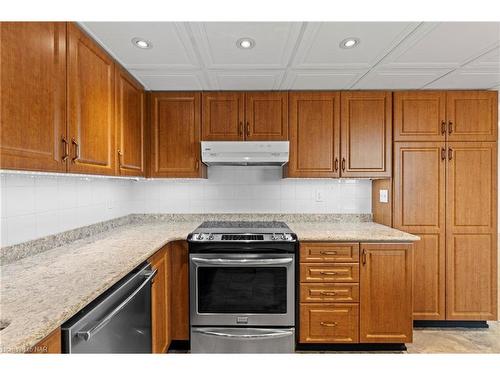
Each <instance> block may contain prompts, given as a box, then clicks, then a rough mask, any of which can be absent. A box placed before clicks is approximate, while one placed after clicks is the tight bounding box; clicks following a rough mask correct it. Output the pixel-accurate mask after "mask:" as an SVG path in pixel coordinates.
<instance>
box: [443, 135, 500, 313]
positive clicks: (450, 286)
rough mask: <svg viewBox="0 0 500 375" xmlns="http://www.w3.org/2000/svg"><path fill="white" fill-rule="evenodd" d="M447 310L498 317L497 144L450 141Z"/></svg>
mask: <svg viewBox="0 0 500 375" xmlns="http://www.w3.org/2000/svg"><path fill="white" fill-rule="evenodd" d="M448 152H449V153H448V159H449V161H448V194H447V201H448V218H447V232H446V233H447V253H446V255H447V256H446V259H447V295H446V298H447V301H446V302H447V312H446V317H447V319H450V320H496V319H497V145H496V143H493V142H491V143H490V142H483V143H480V142H450V143H449V144H448Z"/></svg>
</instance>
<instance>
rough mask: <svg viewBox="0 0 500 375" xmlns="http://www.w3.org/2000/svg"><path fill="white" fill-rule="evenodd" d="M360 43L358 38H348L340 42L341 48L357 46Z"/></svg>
mask: <svg viewBox="0 0 500 375" xmlns="http://www.w3.org/2000/svg"><path fill="white" fill-rule="evenodd" d="M359 43H360V40H359V39H358V38H346V39H344V40H343V41H341V42H340V48H344V49H349V48H354V47H357V46H358V45H359Z"/></svg>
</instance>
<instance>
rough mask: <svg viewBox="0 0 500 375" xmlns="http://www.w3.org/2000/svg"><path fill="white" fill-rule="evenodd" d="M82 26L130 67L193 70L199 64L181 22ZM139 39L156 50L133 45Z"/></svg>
mask: <svg viewBox="0 0 500 375" xmlns="http://www.w3.org/2000/svg"><path fill="white" fill-rule="evenodd" d="M81 25H82V26H83V27H84V28H85V29H86V30H87V31H88V32H89V33H91V34H92V35H93V36H94V37H95V38H96V39H97V40H98V41H99V42H100V43H102V44H103V46H104V47H105V48H106V49H107V50H108V51H110V52H111V53H112V54H113V55H114V56H115V57H116V58H117V59H118V60H119V61H120V62H121V63H122V64H124V65H125V66H126V68H130V69H135V68H146V67H150V68H159V67H162V68H174V69H193V68H197V67H198V65H199V64H198V61H197V59H196V55H195V52H194V50H193V47H192V44H191V43H190V41H189V36H188V34H187V33H186V30H185V28H184V25H183V24H181V23H178V22H84V23H81ZM135 37H139V38H144V39H147V40H149V41H150V42H151V43H152V44H153V48H151V49H140V48H137V47H136V46H134V45H133V44H132V39H133V38H135Z"/></svg>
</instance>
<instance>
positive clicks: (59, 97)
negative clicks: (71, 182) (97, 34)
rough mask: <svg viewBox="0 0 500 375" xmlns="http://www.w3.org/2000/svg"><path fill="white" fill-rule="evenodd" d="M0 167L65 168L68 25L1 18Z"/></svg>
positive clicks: (54, 170)
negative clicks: (9, 20) (11, 20)
mask: <svg viewBox="0 0 500 375" xmlns="http://www.w3.org/2000/svg"><path fill="white" fill-rule="evenodd" d="M0 45H1V48H0V59H1V64H0V103H1V104H0V107H1V108H0V127H1V129H2V134H1V139H0V167H1V168H3V169H26V170H36V171H52V172H64V171H65V170H66V162H65V161H64V160H63V156H64V152H65V151H64V144H63V141H62V139H63V138H65V137H66V24H64V23H57V22H0Z"/></svg>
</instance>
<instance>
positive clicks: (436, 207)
mask: <svg viewBox="0 0 500 375" xmlns="http://www.w3.org/2000/svg"><path fill="white" fill-rule="evenodd" d="M444 146H445V144H444V142H396V143H395V144H394V159H395V160H394V227H395V228H397V229H400V230H403V231H406V232H410V233H413V234H415V235H417V236H419V237H420V241H417V242H415V243H414V259H413V286H414V288H413V290H414V294H413V318H414V319H417V320H444V319H445V266H446V264H445V261H446V248H445V241H446V232H445V227H446V226H445V219H446V191H445V189H446V164H447V162H446V159H447V154H446V149H445V147H444Z"/></svg>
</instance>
